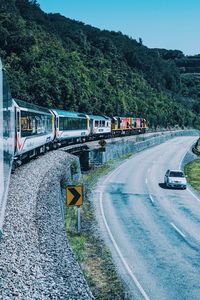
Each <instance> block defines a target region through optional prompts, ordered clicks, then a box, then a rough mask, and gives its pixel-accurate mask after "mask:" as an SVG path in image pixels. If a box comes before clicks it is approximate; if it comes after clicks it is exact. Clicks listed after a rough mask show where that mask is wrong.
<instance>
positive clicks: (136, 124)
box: [13, 99, 147, 167]
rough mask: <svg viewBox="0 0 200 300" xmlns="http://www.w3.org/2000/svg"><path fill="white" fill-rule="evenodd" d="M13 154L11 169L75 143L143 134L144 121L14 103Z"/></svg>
mask: <svg viewBox="0 0 200 300" xmlns="http://www.w3.org/2000/svg"><path fill="white" fill-rule="evenodd" d="M13 107H14V111H15V133H16V139H15V153H14V162H13V165H14V167H15V166H18V165H20V164H21V163H22V161H24V160H25V159H29V158H31V157H34V156H37V155H39V154H41V153H45V152H46V151H48V150H50V149H57V148H59V147H61V146H67V145H69V144H74V143H83V142H88V141H93V140H98V139H102V138H103V139H104V138H111V137H117V136H121V135H131V134H139V133H144V132H145V131H146V128H147V125H146V120H145V119H143V118H133V117H118V116H115V117H109V116H104V115H90V114H86V113H79V112H71V111H65V110H60V109H49V108H44V107H41V106H38V105H35V104H32V103H28V102H25V101H22V100H19V99H13Z"/></svg>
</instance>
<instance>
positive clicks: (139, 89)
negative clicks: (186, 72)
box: [0, 0, 200, 127]
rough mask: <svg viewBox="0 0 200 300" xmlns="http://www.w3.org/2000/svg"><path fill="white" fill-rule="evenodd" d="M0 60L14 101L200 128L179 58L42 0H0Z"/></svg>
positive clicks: (154, 124) (167, 124)
mask: <svg viewBox="0 0 200 300" xmlns="http://www.w3.org/2000/svg"><path fill="white" fill-rule="evenodd" d="M0 22H1V26H0V56H1V57H2V59H3V62H4V65H5V67H6V70H7V72H8V75H9V78H10V85H11V91H12V95H13V97H16V98H21V99H23V100H25V101H30V102H34V103H36V104H39V105H43V106H47V107H58V108H63V109H67V110H76V111H82V112H87V113H96V114H107V115H116V114H117V115H127V114H133V115H134V116H143V117H145V118H146V119H148V121H149V124H150V125H151V126H155V127H156V126H158V125H159V126H164V127H167V126H173V125H175V124H179V125H180V126H195V127H200V118H199V116H198V114H197V113H196V111H195V109H194V108H193V106H191V104H190V103H191V101H185V96H186V97H187V94H186V95H185V96H184V101H183V99H182V98H183V95H181V94H180V91H181V89H182V87H181V81H180V73H179V70H178V68H177V67H176V65H175V63H174V61H172V60H165V59H163V58H162V57H161V55H160V53H159V52H158V51H155V50H154V49H152V50H151V49H148V48H147V47H145V46H143V45H142V43H138V42H137V41H135V40H133V39H131V38H129V37H128V36H125V35H123V34H122V33H121V32H112V31H111V32H110V31H106V30H104V31H101V30H99V29H97V28H94V27H92V26H89V25H84V24H83V23H81V22H77V21H74V20H70V19H68V18H65V17H63V16H61V15H60V14H46V13H44V12H43V11H42V10H41V9H40V7H39V5H38V4H37V2H36V1H28V0H10V1H9V3H8V1H6V0H0Z"/></svg>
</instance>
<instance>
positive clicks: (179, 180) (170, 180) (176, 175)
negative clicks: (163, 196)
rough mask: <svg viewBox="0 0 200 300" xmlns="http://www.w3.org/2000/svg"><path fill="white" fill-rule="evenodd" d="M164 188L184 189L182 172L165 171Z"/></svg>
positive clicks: (184, 182) (184, 179)
mask: <svg viewBox="0 0 200 300" xmlns="http://www.w3.org/2000/svg"><path fill="white" fill-rule="evenodd" d="M164 183H165V186H166V187H172V188H182V189H186V187H187V181H186V178H185V175H184V173H183V171H181V170H167V172H166V174H165V178H164Z"/></svg>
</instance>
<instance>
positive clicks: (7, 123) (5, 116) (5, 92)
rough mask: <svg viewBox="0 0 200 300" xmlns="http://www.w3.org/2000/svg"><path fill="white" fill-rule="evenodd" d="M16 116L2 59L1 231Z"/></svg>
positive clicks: (0, 103) (0, 75)
mask: <svg viewBox="0 0 200 300" xmlns="http://www.w3.org/2000/svg"><path fill="white" fill-rule="evenodd" d="M14 118H15V116H14V106H13V102H12V97H11V94H10V89H9V86H8V82H7V79H6V74H5V72H4V70H3V67H2V63H1V60H0V232H1V231H2V226H3V219H4V213H5V207H6V199H7V194H8V188H9V182H10V174H11V170H12V163H13V158H14V147H15V124H14V122H15V119H14Z"/></svg>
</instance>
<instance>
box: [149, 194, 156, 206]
mask: <svg viewBox="0 0 200 300" xmlns="http://www.w3.org/2000/svg"><path fill="white" fill-rule="evenodd" d="M149 199H150V200H151V203H152V204H154V202H155V201H154V199H153V196H152V195H151V194H149Z"/></svg>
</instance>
